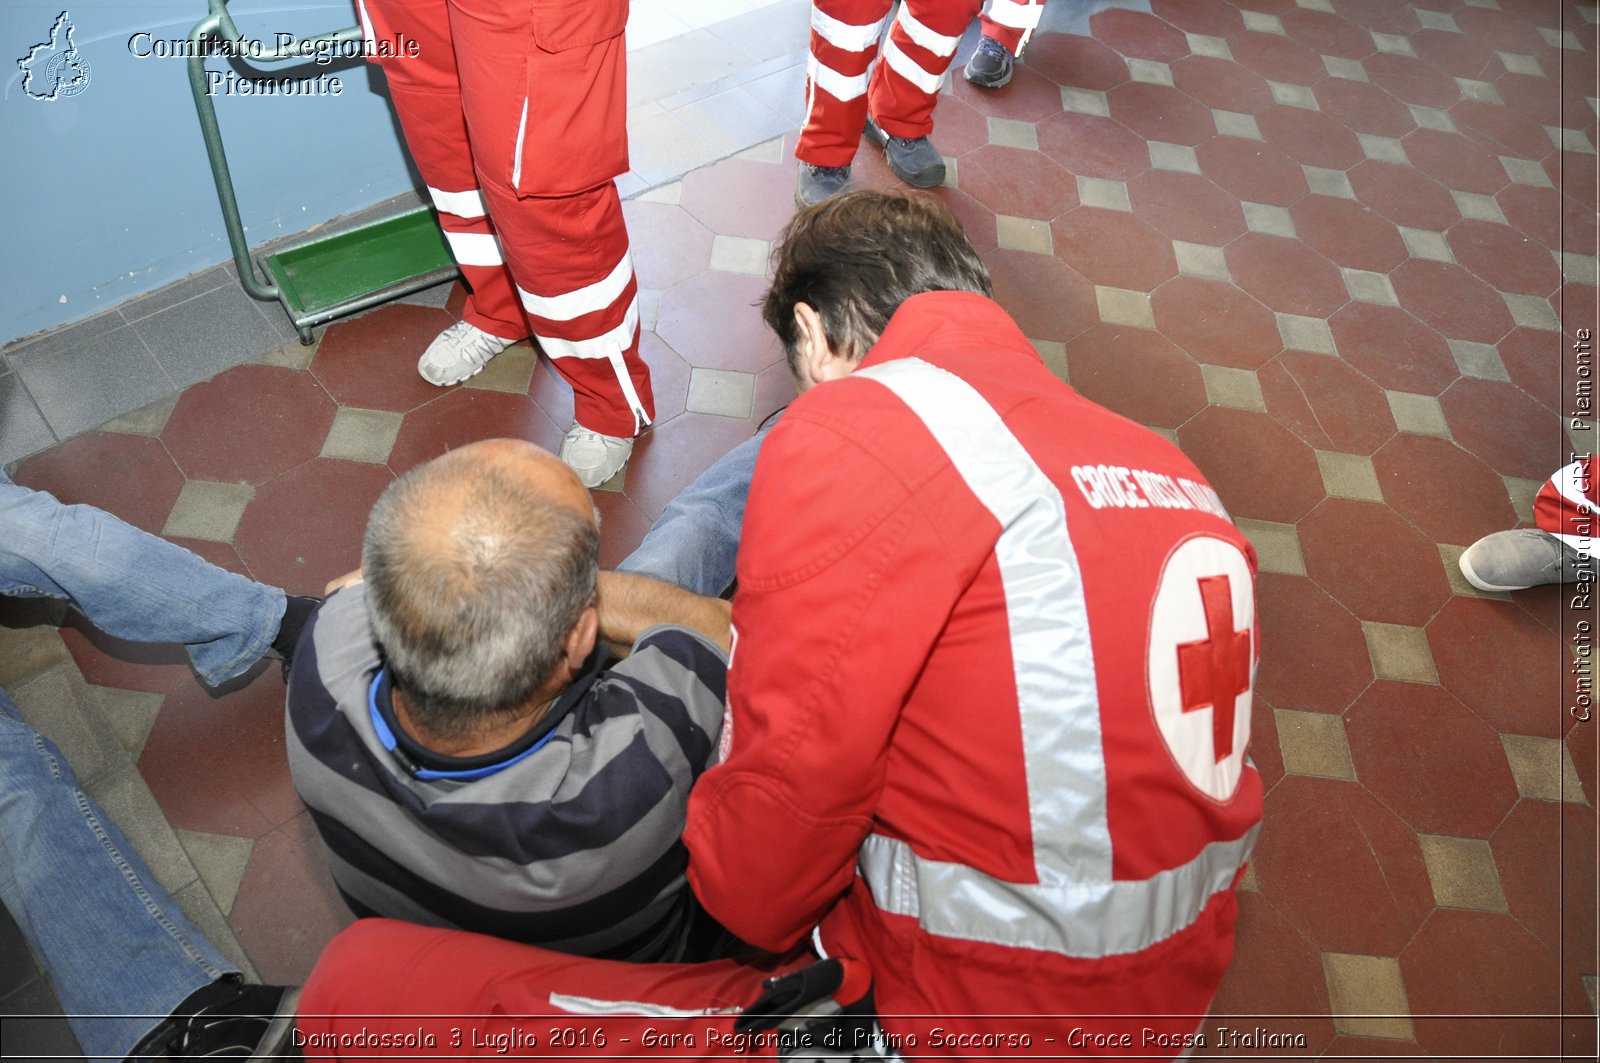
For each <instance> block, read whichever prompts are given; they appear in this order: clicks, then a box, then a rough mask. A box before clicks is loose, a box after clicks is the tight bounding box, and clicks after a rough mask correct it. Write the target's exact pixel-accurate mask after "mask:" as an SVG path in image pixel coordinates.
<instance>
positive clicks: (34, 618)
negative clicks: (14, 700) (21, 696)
mask: <svg viewBox="0 0 1600 1063" xmlns="http://www.w3.org/2000/svg"><path fill="white" fill-rule="evenodd" d="M64 616H65V606H64V605H61V604H58V603H56V602H46V601H43V600H40V599H34V600H24V599H21V598H9V599H5V600H3V601H0V617H3V620H0V687H6V688H8V689H11V688H15V687H18V686H20V685H22V684H23V683H25V682H27V681H28V680H29V679H32V678H33V677H34V676H37V675H42V674H43V673H45V672H47V671H49V670H50V669H52V668H54V667H55V666H56V665H58V664H61V663H62V662H64V661H67V660H70V659H71V657H72V654H71V653H69V652H68V650H67V644H66V643H65V642H63V641H61V634H60V632H58V631H57V630H56V626H57V625H58V624H60V623H61V621H62V619H63V618H64Z"/></svg>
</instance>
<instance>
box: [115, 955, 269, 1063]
mask: <svg viewBox="0 0 1600 1063" xmlns="http://www.w3.org/2000/svg"><path fill="white" fill-rule="evenodd" d="M237 978H238V976H237V975H230V976H228V977H225V978H222V979H219V980H217V981H215V982H212V983H211V984H210V985H207V986H202V987H200V988H199V989H197V990H195V991H194V992H193V993H191V994H189V996H188V997H187V998H185V1000H184V1002H183V1003H182V1004H180V1005H178V1008H177V1010H176V1011H174V1012H173V1013H172V1015H171V1017H169V1018H168V1019H167V1021H166V1022H163V1023H162V1024H161V1025H160V1026H157V1027H156V1028H155V1029H154V1030H152V1031H150V1033H149V1034H147V1035H145V1038H144V1040H142V1041H140V1042H139V1044H138V1045H137V1046H136V1047H135V1048H134V1050H133V1052H132V1053H130V1054H129V1056H128V1058H129V1059H130V1060H152V1059H153V1060H160V1059H201V1058H212V1059H248V1060H269V1059H285V1058H287V1059H298V1058H299V1056H300V1054H299V1052H298V1051H297V1050H296V1049H295V1048H294V1047H293V1045H291V1044H290V1041H291V1037H290V1035H291V1034H292V1033H293V1032H294V1013H295V1006H296V1005H297V1004H299V1002H300V990H299V988H298V987H296V986H281V985H245V984H244V983H242V982H239V981H238V980H237Z"/></svg>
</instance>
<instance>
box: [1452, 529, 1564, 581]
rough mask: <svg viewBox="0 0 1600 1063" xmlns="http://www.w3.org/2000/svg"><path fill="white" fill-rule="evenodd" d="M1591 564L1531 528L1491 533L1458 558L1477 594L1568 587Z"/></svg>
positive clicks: (1463, 573)
mask: <svg viewBox="0 0 1600 1063" xmlns="http://www.w3.org/2000/svg"><path fill="white" fill-rule="evenodd" d="M1585 566H1587V571H1588V572H1589V573H1590V576H1591V578H1592V576H1593V573H1594V567H1595V561H1594V559H1592V558H1585V557H1584V556H1583V555H1582V554H1580V553H1578V551H1576V550H1574V549H1572V548H1571V547H1570V546H1568V545H1566V544H1565V543H1563V542H1562V541H1561V540H1560V539H1557V538H1556V537H1555V536H1553V535H1547V534H1545V533H1544V532H1542V531H1539V530H1537V529H1535V528H1518V529H1516V530H1514V531H1502V532H1495V533H1494V534H1493V535H1485V536H1484V537H1483V538H1482V539H1479V540H1478V541H1477V542H1475V543H1473V544H1472V545H1471V546H1469V547H1467V548H1466V550H1465V551H1464V552H1463V553H1462V554H1461V574H1462V575H1463V576H1465V577H1467V582H1468V583H1470V584H1472V585H1473V586H1474V587H1476V588H1478V589H1479V590H1480V591H1524V590H1527V589H1528V588H1529V587H1540V586H1543V585H1544V584H1546V583H1572V582H1574V581H1576V580H1577V579H1578V573H1579V571H1580V569H1583V568H1585Z"/></svg>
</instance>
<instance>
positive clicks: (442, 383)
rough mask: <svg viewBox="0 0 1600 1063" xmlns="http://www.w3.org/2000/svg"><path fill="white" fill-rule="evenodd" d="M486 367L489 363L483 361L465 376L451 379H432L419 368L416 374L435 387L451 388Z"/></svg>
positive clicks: (496, 356) (469, 378)
mask: <svg viewBox="0 0 1600 1063" xmlns="http://www.w3.org/2000/svg"><path fill="white" fill-rule="evenodd" d="M506 350H510V348H509V347H508V348H506ZM501 353H502V354H503V353H505V352H504V351H502V352H501ZM498 357H500V355H498V354H497V355H495V358H498ZM493 360H494V359H490V361H493ZM487 368H489V363H488V362H485V363H484V364H482V365H480V366H478V368H476V369H474V370H473V371H472V372H470V373H468V374H466V375H465V376H458V377H455V378H454V379H451V380H435V379H433V377H431V376H429V375H428V374H427V373H424V372H423V371H422V370H421V369H418V370H417V375H418V376H420V377H421V378H422V379H424V380H426V381H427V382H428V383H430V384H432V385H433V386H434V387H436V388H453V387H455V386H456V385H457V384H459V383H461V382H462V381H465V380H471V379H472V378H473V377H475V376H477V375H478V374H479V373H481V372H483V371H484V370H485V369H487Z"/></svg>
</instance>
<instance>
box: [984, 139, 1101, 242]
mask: <svg viewBox="0 0 1600 1063" xmlns="http://www.w3.org/2000/svg"><path fill="white" fill-rule="evenodd" d="M960 174H961V190H962V191H963V192H966V193H967V194H968V195H970V196H972V197H973V198H974V199H976V200H977V201H978V202H980V203H982V204H983V205H984V206H986V207H988V208H989V209H990V210H992V211H994V212H995V213H997V214H1009V215H1011V216H1012V217H1016V218H1034V219H1036V220H1038V221H1049V220H1051V219H1052V218H1055V217H1057V216H1058V215H1061V214H1064V213H1065V212H1067V211H1069V210H1071V209H1072V208H1073V207H1076V206H1077V205H1078V190H1077V184H1076V183H1075V182H1074V181H1073V179H1072V175H1071V174H1070V173H1068V172H1067V171H1066V170H1063V169H1062V168H1061V167H1060V166H1058V165H1056V163H1055V162H1053V161H1052V160H1051V159H1050V158H1049V156H1047V155H1043V154H1041V153H1039V152H1037V151H1027V150H1025V149H1022V148H1004V147H1000V146H999V145H996V144H988V145H985V146H984V147H981V148H978V149H977V150H976V151H973V152H970V153H969V154H967V155H964V156H962V158H961V163H960ZM1058 250H1059V249H1058Z"/></svg>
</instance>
